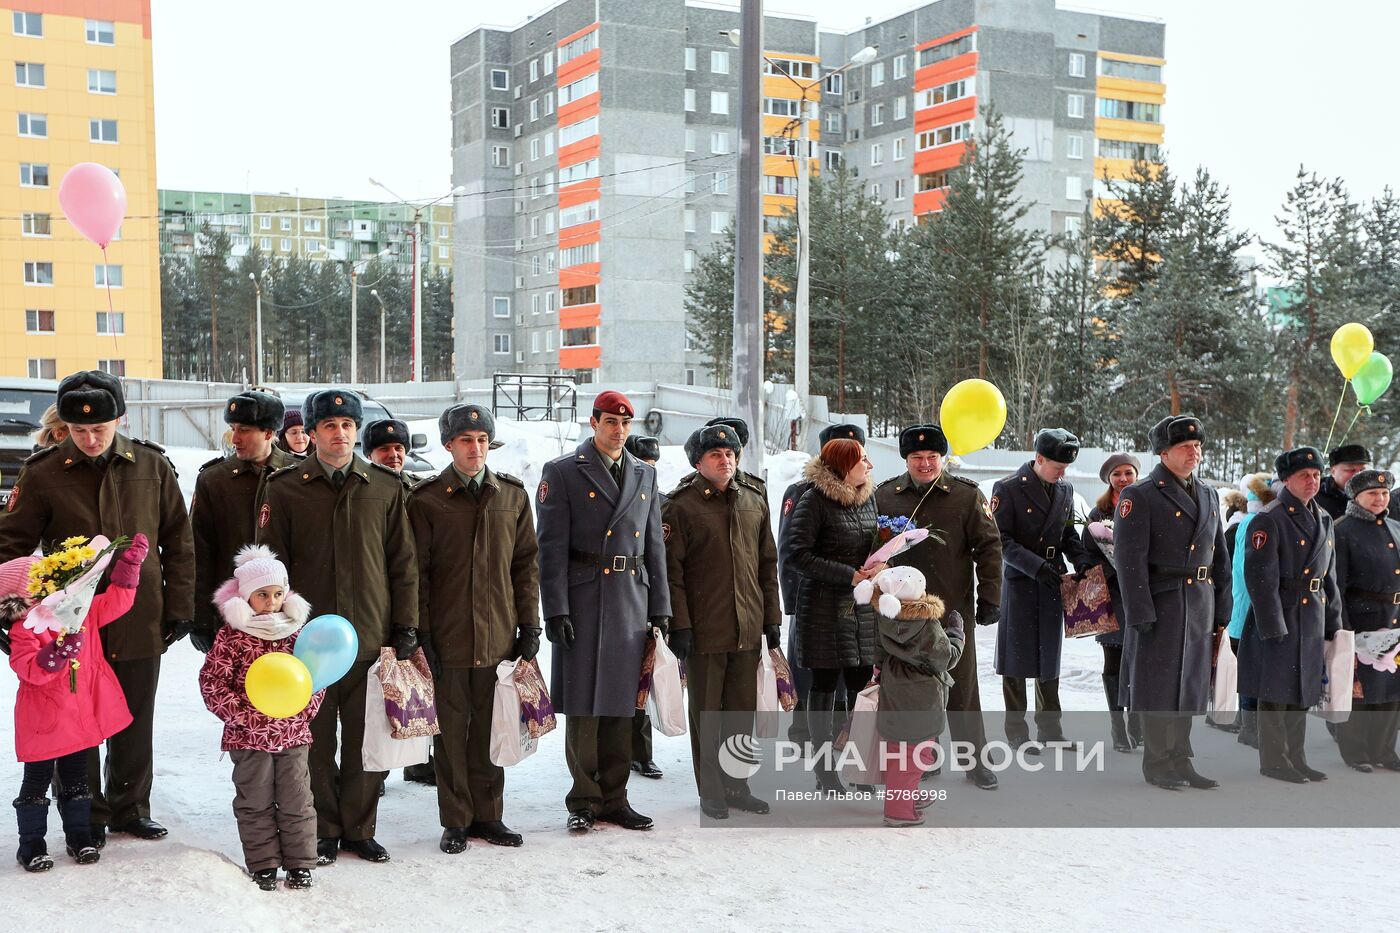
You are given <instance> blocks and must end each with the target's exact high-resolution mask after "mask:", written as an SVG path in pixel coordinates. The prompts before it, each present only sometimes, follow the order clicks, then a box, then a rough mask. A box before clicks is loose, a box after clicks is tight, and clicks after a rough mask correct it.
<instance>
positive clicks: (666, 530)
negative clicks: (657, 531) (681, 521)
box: [661, 522, 671, 541]
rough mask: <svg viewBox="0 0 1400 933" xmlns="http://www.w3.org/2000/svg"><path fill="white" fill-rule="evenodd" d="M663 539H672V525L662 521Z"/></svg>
mask: <svg viewBox="0 0 1400 933" xmlns="http://www.w3.org/2000/svg"><path fill="white" fill-rule="evenodd" d="M661 540H662V541H670V540H671V526H670V524H669V523H667V522H662V523H661Z"/></svg>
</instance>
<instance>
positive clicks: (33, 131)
mask: <svg viewBox="0 0 1400 933" xmlns="http://www.w3.org/2000/svg"><path fill="white" fill-rule="evenodd" d="M19 135H21V136H33V137H35V138H38V139H42V138H44V137H46V136H48V135H49V118H48V116H47V115H45V114H42V113H21V114H20V115H19Z"/></svg>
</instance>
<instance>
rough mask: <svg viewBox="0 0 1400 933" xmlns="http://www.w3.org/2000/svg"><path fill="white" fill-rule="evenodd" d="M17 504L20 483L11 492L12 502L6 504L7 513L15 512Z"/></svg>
mask: <svg viewBox="0 0 1400 933" xmlns="http://www.w3.org/2000/svg"><path fill="white" fill-rule="evenodd" d="M17 502H19V483H15V486H14V488H13V489H11V490H10V501H9V502H6V503H5V511H6V512H13V511H14V510H15V503H17Z"/></svg>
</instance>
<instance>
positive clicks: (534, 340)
mask: <svg viewBox="0 0 1400 933" xmlns="http://www.w3.org/2000/svg"><path fill="white" fill-rule="evenodd" d="M532 297H533V298H534V303H535V304H536V305H537V306H538V305H539V298H540V296H539V295H534V296H532ZM530 352H531V353H538V352H540V332H539V331H537V330H532V331H530Z"/></svg>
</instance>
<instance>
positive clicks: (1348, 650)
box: [1312, 629, 1356, 722]
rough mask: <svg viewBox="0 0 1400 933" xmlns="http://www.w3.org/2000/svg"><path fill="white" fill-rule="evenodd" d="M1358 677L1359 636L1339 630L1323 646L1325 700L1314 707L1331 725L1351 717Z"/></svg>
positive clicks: (1316, 713)
mask: <svg viewBox="0 0 1400 933" xmlns="http://www.w3.org/2000/svg"><path fill="white" fill-rule="evenodd" d="M1355 676H1356V634H1355V633H1354V632H1348V631H1347V630H1346V629H1341V630H1339V631H1338V632H1337V633H1336V634H1335V635H1333V636H1332V640H1331V641H1325V642H1323V643H1322V699H1321V700H1319V701H1318V703H1317V705H1316V706H1314V707H1313V708H1312V712H1313V713H1314V714H1315V715H1318V716H1321V717H1322V718H1323V719H1325V720H1327V721H1328V722H1346V721H1347V720H1348V719H1350V718H1351V691H1352V687H1353V683H1354V678H1355Z"/></svg>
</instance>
